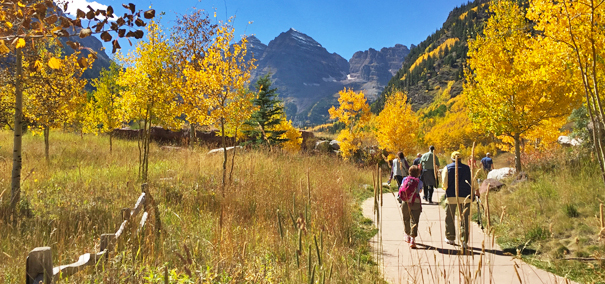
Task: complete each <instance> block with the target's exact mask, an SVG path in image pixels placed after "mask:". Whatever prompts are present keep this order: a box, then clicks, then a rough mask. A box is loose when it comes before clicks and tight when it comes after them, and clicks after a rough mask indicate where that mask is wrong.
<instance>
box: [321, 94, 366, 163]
mask: <svg viewBox="0 0 605 284" xmlns="http://www.w3.org/2000/svg"><path fill="white" fill-rule="evenodd" d="M338 95H339V97H338V102H339V104H340V105H339V106H338V108H336V107H334V106H332V107H331V108H330V109H329V110H328V112H329V113H330V119H336V120H338V121H339V122H341V123H343V124H344V125H345V129H343V130H341V131H340V133H339V134H338V138H337V139H338V141H340V151H341V155H342V156H343V157H344V158H345V159H349V158H351V157H352V156H353V155H354V154H355V153H356V152H357V150H359V148H360V147H361V138H362V137H363V133H362V130H363V127H364V126H365V124H366V123H367V122H369V121H370V118H371V117H372V114H371V112H370V106H369V105H368V102H367V100H366V98H365V95H364V94H363V92H362V91H360V92H355V91H353V90H351V89H346V88H345V89H344V90H342V91H340V92H338Z"/></svg>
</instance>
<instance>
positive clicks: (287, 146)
mask: <svg viewBox="0 0 605 284" xmlns="http://www.w3.org/2000/svg"><path fill="white" fill-rule="evenodd" d="M276 130H283V131H286V132H285V133H284V134H282V135H281V136H280V137H279V138H280V139H287V140H286V141H285V142H283V143H281V144H280V145H281V147H282V149H284V150H286V151H288V152H298V151H300V145H301V144H302V140H303V139H302V133H300V131H299V130H298V129H296V128H294V126H292V121H291V120H287V119H286V118H285V117H283V119H282V120H281V123H280V124H279V125H278V126H277V127H276Z"/></svg>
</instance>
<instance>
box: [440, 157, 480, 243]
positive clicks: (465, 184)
mask: <svg viewBox="0 0 605 284" xmlns="http://www.w3.org/2000/svg"><path fill="white" fill-rule="evenodd" d="M451 158H452V163H451V164H449V165H447V166H446V168H445V170H444V171H443V173H442V185H443V189H444V190H445V195H446V197H447V199H446V209H445V237H446V238H447V243H448V244H450V245H454V244H456V222H455V216H456V212H458V217H459V218H460V230H461V232H460V241H461V242H462V248H463V249H467V247H468V241H469V217H468V216H469V212H470V205H471V201H472V199H473V196H472V194H473V193H472V188H471V185H470V183H471V169H470V167H469V166H467V165H465V164H463V163H462V160H461V159H460V152H458V151H455V152H453V153H452V155H451ZM456 160H458V190H457V191H456Z"/></svg>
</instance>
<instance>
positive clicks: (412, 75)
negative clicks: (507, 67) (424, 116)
mask: <svg viewBox="0 0 605 284" xmlns="http://www.w3.org/2000/svg"><path fill="white" fill-rule="evenodd" d="M488 2H489V1H488V0H475V1H473V2H469V3H468V4H465V5H462V6H460V7H457V8H455V9H454V10H452V11H451V12H450V14H449V16H448V18H447V20H446V21H445V23H444V24H443V26H442V28H441V29H439V30H437V31H436V32H435V33H433V34H432V35H430V36H428V37H427V39H426V40H424V41H423V42H421V43H420V44H419V45H418V46H415V47H413V48H412V49H411V50H410V53H409V54H408V55H407V57H406V58H405V60H404V63H403V66H402V68H401V69H399V70H398V71H397V72H396V74H395V75H394V76H393V77H392V78H391V79H390V81H389V82H388V84H387V86H386V87H385V88H384V90H383V91H382V93H381V94H380V95H379V97H378V99H377V100H376V101H375V102H374V103H373V104H372V110H373V111H374V112H375V113H378V112H379V111H380V110H382V108H383V106H384V101H385V99H386V97H387V96H388V95H389V94H390V93H391V92H392V91H395V90H401V91H404V92H406V93H407V94H408V99H409V100H410V102H411V103H412V105H413V107H414V109H420V108H424V107H427V106H429V105H431V104H434V103H436V104H442V103H443V102H435V99H436V98H437V97H440V98H442V99H443V100H445V101H447V99H449V98H451V97H455V96H457V95H458V94H460V93H461V92H462V79H463V76H464V66H465V64H466V53H467V51H468V43H467V41H468V39H469V38H475V37H476V36H477V34H478V33H481V31H482V30H483V25H484V22H485V21H486V20H487V18H488V17H489V13H488ZM445 92H447V94H446V93H445ZM442 95H444V96H442ZM449 107H450V106H448V105H446V104H442V105H438V106H433V108H434V109H435V111H432V112H429V114H430V115H443V114H444V113H445V110H447V108H449Z"/></svg>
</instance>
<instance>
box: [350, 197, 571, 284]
mask: <svg viewBox="0 0 605 284" xmlns="http://www.w3.org/2000/svg"><path fill="white" fill-rule="evenodd" d="M443 194H444V191H443V190H441V189H437V190H435V194H434V196H433V201H437V200H440V197H441V195H443ZM383 197H384V201H383V202H384V203H383V206H382V209H381V212H380V213H381V215H382V216H381V222H382V224H378V225H377V227H378V228H379V229H381V233H379V234H377V235H376V236H374V238H372V240H371V241H370V242H371V246H372V248H373V249H374V251H375V253H376V252H378V251H380V249H382V254H381V257H382V259H380V260H379V264H380V268H381V269H382V270H383V273H384V278H385V279H386V280H387V281H389V282H390V283H396V284H398V283H531V284H537V283H575V282H572V281H570V280H566V279H564V278H561V277H558V276H556V275H553V274H551V273H549V272H546V271H543V270H540V269H538V268H536V267H534V266H531V265H529V264H526V263H525V262H523V261H522V260H519V259H515V258H513V257H512V256H511V255H510V254H509V255H506V254H505V253H504V252H503V251H502V250H501V248H500V247H499V246H498V245H497V244H495V242H493V241H492V240H491V238H489V239H488V237H487V236H486V235H485V234H483V231H482V230H481V229H480V228H479V227H478V225H477V224H476V223H475V222H472V225H471V232H470V240H471V241H470V242H469V247H470V248H471V249H472V253H470V252H469V253H468V254H467V255H461V254H460V250H459V248H460V247H459V246H452V245H448V244H446V243H445V221H444V220H445V211H444V210H443V208H441V207H440V206H438V205H428V204H426V203H424V204H423V205H422V207H423V208H422V210H423V212H422V214H421V216H420V224H419V230H418V234H419V236H418V237H417V238H416V242H417V245H418V249H410V248H409V246H408V244H407V243H405V242H404V239H403V236H404V234H403V221H402V216H401V211H400V209H399V204H398V203H397V200H396V199H395V198H394V195H393V194H391V193H386V194H384V195H383ZM423 202H424V201H423ZM471 207H472V211H471V216H472V213H473V212H475V210H476V209H477V207H476V205H475V204H473V206H471ZM362 209H363V215H364V216H365V217H367V218H370V219H372V220H374V222H375V224H377V222H376V215H375V214H374V199H373V198H371V199H368V200H366V201H364V203H363V204H362ZM381 241H382V242H381Z"/></svg>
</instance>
